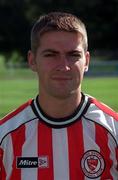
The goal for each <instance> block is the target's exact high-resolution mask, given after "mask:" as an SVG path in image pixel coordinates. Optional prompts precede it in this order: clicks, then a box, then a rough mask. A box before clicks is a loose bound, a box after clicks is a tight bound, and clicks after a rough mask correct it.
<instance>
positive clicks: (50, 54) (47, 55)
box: [44, 53, 56, 57]
mask: <svg viewBox="0 0 118 180" xmlns="http://www.w3.org/2000/svg"><path fill="white" fill-rule="evenodd" d="M55 56H56V54H54V53H46V54H44V57H55Z"/></svg>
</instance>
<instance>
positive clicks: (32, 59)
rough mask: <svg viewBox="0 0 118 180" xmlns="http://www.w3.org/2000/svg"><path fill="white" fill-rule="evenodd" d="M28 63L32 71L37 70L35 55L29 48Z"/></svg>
mask: <svg viewBox="0 0 118 180" xmlns="http://www.w3.org/2000/svg"><path fill="white" fill-rule="evenodd" d="M28 64H29V67H30V69H31V70H32V71H35V72H36V71H37V66H36V60H35V55H34V53H33V52H32V51H31V50H29V51H28Z"/></svg>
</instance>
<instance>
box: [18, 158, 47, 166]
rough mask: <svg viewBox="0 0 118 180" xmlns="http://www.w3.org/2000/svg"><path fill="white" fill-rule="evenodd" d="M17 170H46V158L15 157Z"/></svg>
mask: <svg viewBox="0 0 118 180" xmlns="http://www.w3.org/2000/svg"><path fill="white" fill-rule="evenodd" d="M16 166H17V168H48V166H49V163H48V156H40V157H17V159H16Z"/></svg>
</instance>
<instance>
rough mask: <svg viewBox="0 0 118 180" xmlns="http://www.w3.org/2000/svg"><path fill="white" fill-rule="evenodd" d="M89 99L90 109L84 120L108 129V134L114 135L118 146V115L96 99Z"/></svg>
mask: <svg viewBox="0 0 118 180" xmlns="http://www.w3.org/2000/svg"><path fill="white" fill-rule="evenodd" d="M88 97H89V108H88V110H87V112H86V114H85V115H84V118H85V119H86V120H89V121H92V122H94V123H95V124H96V125H100V126H102V127H103V128H104V129H106V131H107V132H109V133H110V134H112V136H113V137H114V138H115V140H116V141H117V144H118V113H117V112H115V111H114V110H112V109H111V108H110V107H108V106H107V105H106V104H104V103H102V102H100V101H99V100H97V99H95V98H94V97H91V96H88Z"/></svg>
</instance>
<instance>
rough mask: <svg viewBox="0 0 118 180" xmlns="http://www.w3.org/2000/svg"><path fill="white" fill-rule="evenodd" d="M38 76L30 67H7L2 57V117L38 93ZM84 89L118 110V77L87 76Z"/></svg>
mask: <svg viewBox="0 0 118 180" xmlns="http://www.w3.org/2000/svg"><path fill="white" fill-rule="evenodd" d="M37 89H38V88H37V78H36V76H35V75H34V74H33V73H32V72H31V71H30V70H29V69H16V70H15V69H6V68H5V67H4V64H3V60H1V59H0V118H1V117H3V116H4V115H5V114H7V113H8V112H10V111H12V110H13V109H14V108H16V107H18V106H19V105H21V104H22V103H24V102H25V101H27V100H28V99H30V98H34V97H35V96H36V95H37V92H38V90H37ZM82 89H83V91H84V92H85V93H87V94H90V95H91V96H94V97H96V98H97V99H99V100H100V101H102V102H104V103H106V104H107V105H109V106H110V107H111V108H113V109H114V110H116V111H118V93H117V92H118V78H117V77H116V78H87V77H86V78H85V79H84V81H83V86H82Z"/></svg>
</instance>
